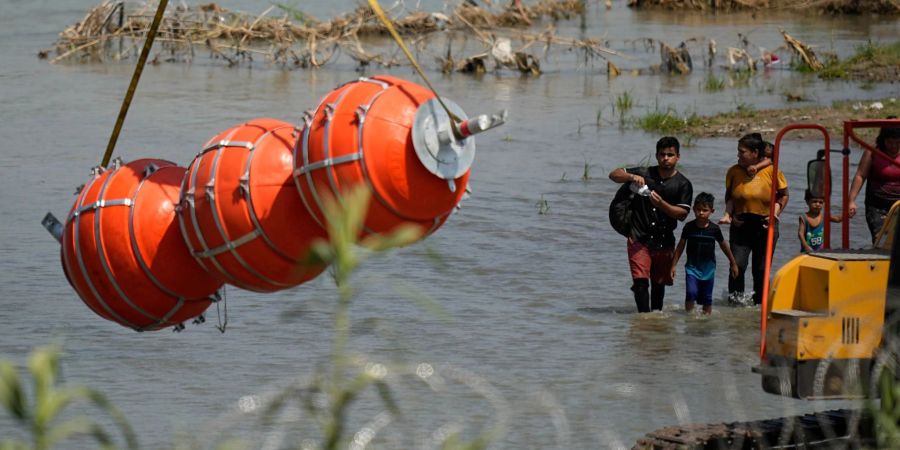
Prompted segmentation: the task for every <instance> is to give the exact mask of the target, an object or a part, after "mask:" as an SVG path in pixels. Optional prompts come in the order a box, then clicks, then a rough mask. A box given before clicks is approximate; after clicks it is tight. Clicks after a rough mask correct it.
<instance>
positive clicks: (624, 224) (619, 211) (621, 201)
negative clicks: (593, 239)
mask: <svg viewBox="0 0 900 450" xmlns="http://www.w3.org/2000/svg"><path fill="white" fill-rule="evenodd" d="M635 195H637V194H635V193H634V192H632V191H631V183H624V184H622V186H619V190H618V191H616V196H615V197H613V200H612V202H610V204H609V223H610V224H611V225H612V227H613V229H614V230H616V232H617V233H619V234H621V235H622V236H625V237H631V215H632V213H631V203H632V202H633V201H634V196H635Z"/></svg>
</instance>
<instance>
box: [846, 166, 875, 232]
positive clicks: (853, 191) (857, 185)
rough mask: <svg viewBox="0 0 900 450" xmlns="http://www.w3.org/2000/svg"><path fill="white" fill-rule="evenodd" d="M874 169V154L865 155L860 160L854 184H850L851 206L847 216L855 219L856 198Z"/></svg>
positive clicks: (848, 207) (848, 206) (848, 208)
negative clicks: (871, 169) (870, 170)
mask: <svg viewBox="0 0 900 450" xmlns="http://www.w3.org/2000/svg"><path fill="white" fill-rule="evenodd" d="M871 167H872V154H871V153H869V152H865V153H863V155H862V156H861V157H860V158H859V166H858V167H857V168H856V175H854V176H853V183H851V184H850V204H849V205H847V215H849V216H850V217H853V216H855V215H856V197H857V196H858V195H859V191H860V190H862V187H863V184H864V183H865V182H866V178H868V177H869V169H870V168H871Z"/></svg>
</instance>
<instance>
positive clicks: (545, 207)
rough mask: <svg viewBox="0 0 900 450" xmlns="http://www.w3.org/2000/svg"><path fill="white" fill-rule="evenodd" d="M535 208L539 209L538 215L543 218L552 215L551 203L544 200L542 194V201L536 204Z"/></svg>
mask: <svg viewBox="0 0 900 450" xmlns="http://www.w3.org/2000/svg"><path fill="white" fill-rule="evenodd" d="M564 175H565V174H564ZM534 206H536V207H537V210H538V214H540V215H542V216H543V215H546V214H550V202H549V201H547V199H545V198H544V194H541V198H540V200H538V201H537V203H535V204H534Z"/></svg>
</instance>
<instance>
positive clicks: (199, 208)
mask: <svg viewBox="0 0 900 450" xmlns="http://www.w3.org/2000/svg"><path fill="white" fill-rule="evenodd" d="M298 137H299V132H298V131H297V130H296V129H295V127H294V126H293V125H291V124H289V123H286V122H282V121H278V120H274V119H255V120H252V121H250V122H247V123H245V124H243V125H239V126H236V127H233V128H230V129H228V130H226V131H224V132H222V133H220V134H219V135H217V136H215V137H213V138H212V139H211V140H210V141H209V142H207V144H206V145H205V146H204V149H203V151H202V152H201V153H200V155H198V156H197V158H195V159H194V161H193V162H192V163H191V165H190V168H189V169H188V173H187V175H186V176H185V178H184V183H183V185H182V191H181V203H180V204H181V212H180V214H179V216H178V217H179V223H180V225H181V230H182V233H183V235H184V241H185V242H186V243H187V245H188V247H189V248H190V251H191V252H192V254H193V255H194V257H195V258H196V259H197V261H198V262H199V263H200V264H201V265H202V266H203V267H205V268H206V269H207V270H209V271H211V272H213V273H216V274H218V275H219V276H220V277H221V278H222V279H224V280H225V281H226V282H227V283H229V284H232V285H234V286H237V287H240V288H243V289H248V290H252V291H258V292H271V291H277V290H280V289H285V288H289V287H292V286H296V285H298V284H300V283H303V282H305V281H308V280H310V279H312V278H314V277H316V276H317V275H319V274H320V273H322V271H324V270H325V267H324V266H322V265H321V264H312V263H310V262H309V260H308V252H309V249H310V247H311V245H312V243H313V242H314V241H315V240H317V239H327V234H326V232H325V230H324V228H322V227H321V226H319V225H318V224H317V223H316V222H315V220H313V219H312V218H311V217H310V215H309V212H308V211H307V210H306V208H305V207H304V206H303V203H302V201H301V199H300V196H299V195H297V191H296V189H295V188H294V187H293V181H292V178H291V172H292V170H293V167H294V166H293V156H292V150H293V146H294V142H295V141H296V140H297V138H298Z"/></svg>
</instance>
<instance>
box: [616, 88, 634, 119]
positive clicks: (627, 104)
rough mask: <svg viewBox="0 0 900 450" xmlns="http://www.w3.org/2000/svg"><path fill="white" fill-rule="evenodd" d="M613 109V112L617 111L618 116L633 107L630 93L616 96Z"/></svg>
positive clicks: (632, 98) (632, 97)
mask: <svg viewBox="0 0 900 450" xmlns="http://www.w3.org/2000/svg"><path fill="white" fill-rule="evenodd" d="M613 107H614V109H615V110H617V111H619V114H620V115H621V114H624V113H626V112H628V111H629V110H631V108H632V107H634V96H632V95H631V92H623V93H621V94H619V95H617V96H616V102H615V103H614V104H613Z"/></svg>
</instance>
